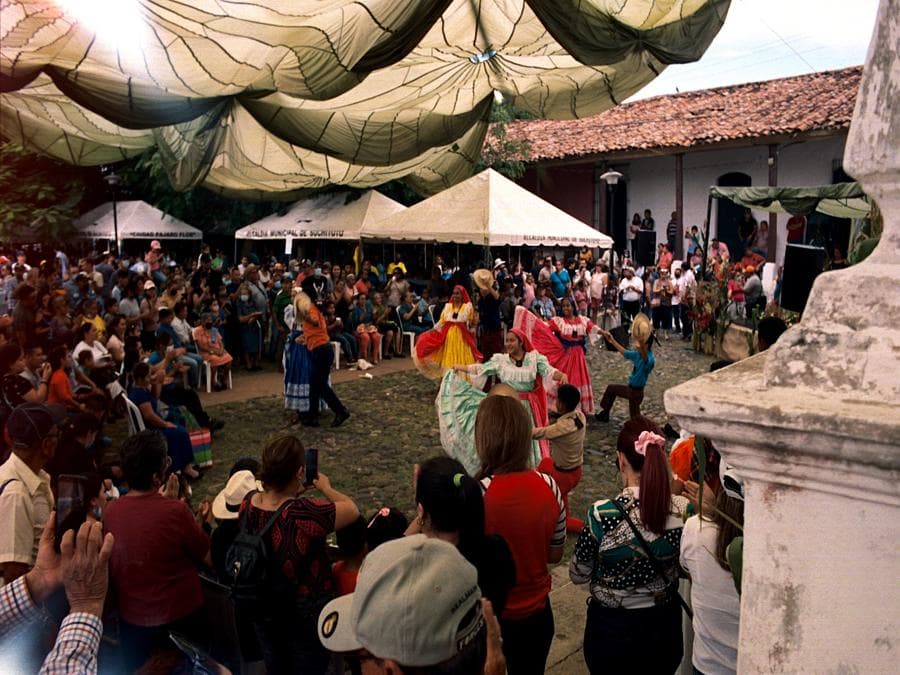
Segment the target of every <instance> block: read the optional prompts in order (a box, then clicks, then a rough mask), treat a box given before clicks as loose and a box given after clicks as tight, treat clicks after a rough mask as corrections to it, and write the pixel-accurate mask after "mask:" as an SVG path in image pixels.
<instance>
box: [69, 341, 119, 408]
mask: <svg viewBox="0 0 900 675" xmlns="http://www.w3.org/2000/svg"><path fill="white" fill-rule="evenodd" d="M79 333H80V336H81V342H79V343H78V344H77V345H75V349H74V350H73V351H72V355H73V356H74V357H75V359H76V360H78V358H79V356H81V354H82V353H83V352H90V353H91V355H92V356H93V363H92V364H91V366H90V367H89V368H88V369H87V372H86V375H87V376H88V377H89V378H90V380H91V382H93V383H94V384H95V385H97V387H104V388H106V391H107V393H108V394H109V396H110V398H111V399H114V398H115V397H116V396H118V395H119V394H121V393H122V391H123V390H122V386H121V385H120V384H119V383H118V381H117V380H118V376H117V374H116V371H115V368H114V365H113V364H114V361H113V357H112V355H111V354H110V353H109V350H107V348H106V347H105V346H104V345H103V343H102V342H100V340H99V338H98V336H97V329H96V328H95V327H94V324H92V323H83V324H81V328H80V330H79Z"/></svg>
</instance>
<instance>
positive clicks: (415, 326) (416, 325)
mask: <svg viewBox="0 0 900 675" xmlns="http://www.w3.org/2000/svg"><path fill="white" fill-rule="evenodd" d="M397 311H398V312H399V313H400V321H401V325H402V328H403V332H405V333H415V334H416V335H421V334H422V333H425V332H427V331H429V330H431V329H432V328H434V325H433V324H432V322H431V317H430V316H429V314H428V308H427V306H426V308H425V313H424V315H423V313H422V307H421V304H420V303H419V302H418V301H417V300H416V295H415V293H413V292H412V291H410V292H408V293H407V294H406V297H405V298H404V299H403V304H402V305H400V306H399V307H398V308H397Z"/></svg>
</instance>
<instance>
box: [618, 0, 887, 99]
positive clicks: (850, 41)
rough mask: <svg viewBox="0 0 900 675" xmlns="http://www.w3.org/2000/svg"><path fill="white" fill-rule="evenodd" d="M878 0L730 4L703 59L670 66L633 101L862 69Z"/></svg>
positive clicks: (751, 0) (735, 0)
mask: <svg viewBox="0 0 900 675" xmlns="http://www.w3.org/2000/svg"><path fill="white" fill-rule="evenodd" d="M877 9H878V0H852V1H848V0H732V2H731V9H729V11H728V16H727V18H726V19H725V25H724V26H723V27H722V30H720V31H719V34H718V35H717V36H716V38H715V40H713V42H712V44H711V45H710V47H709V49H708V50H707V51H706V53H705V54H704V55H703V58H702V59H700V60H699V61H697V62H696V63H688V64H685V65H676V66H669V67H668V68H667V69H666V70H665V71H663V73H662V75H660V76H659V77H658V78H656V79H655V80H654V81H653V82H651V83H650V84H648V85H647V86H646V87H644V89H642V90H641V91H639V92H638V93H637V94H635V95H634V96H632V97H631V99H629V100H632V101H633V100H636V99H640V98H647V97H648V96H658V95H660V94H674V93H676V92H677V91H692V90H697V89H708V88H710V87H719V86H722V85H728V84H739V83H743V82H756V81H759V80H771V79H774V78H777V77H788V76H790V75H801V74H803V73H811V72H816V71H820V70H834V69H836V68H844V67H846V66H855V65H861V64H862V63H864V62H865V60H866V51H867V50H868V47H869V39H870V38H871V36H872V28H873V27H874V25H875V12H876V10H877Z"/></svg>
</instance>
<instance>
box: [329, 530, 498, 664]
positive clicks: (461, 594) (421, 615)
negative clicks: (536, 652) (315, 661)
mask: <svg viewBox="0 0 900 675" xmlns="http://www.w3.org/2000/svg"><path fill="white" fill-rule="evenodd" d="M437 589H440V592H437ZM318 635H319V639H320V640H321V642H322V644H323V645H325V647H327V648H328V649H329V650H331V651H333V652H339V653H348V652H354V653H355V656H356V658H357V660H358V661H359V662H360V663H361V665H362V670H363V672H365V673H398V674H399V673H425V672H429V673H430V672H434V673H459V674H460V675H462V674H463V673H470V674H474V673H482V672H485V661H486V659H487V651H488V647H487V629H486V628H485V617H484V614H483V611H482V601H481V592H480V591H479V590H478V572H477V571H476V570H475V568H474V567H473V566H472V565H471V564H470V563H469V562H468V561H467V560H466V559H465V558H464V557H463V556H462V555H461V554H460V553H459V551H458V550H457V549H456V547H454V546H453V545H452V544H449V543H447V542H444V541H441V540H439V539H430V538H428V537H425V536H424V535H422V534H417V535H412V536H409V537H403V538H402V539H399V540H397V541H392V542H388V543H386V544H384V545H383V546H381V547H380V548H379V549H378V550H377V551H373V552H372V553H370V554H369V556H368V558H367V559H366V564H365V565H363V568H362V570H361V571H360V575H359V584H358V586H357V591H356V592H355V593H353V594H351V595H344V596H342V597H340V598H337V599H336V600H333V601H332V602H330V603H329V604H328V605H327V606H326V607H325V608H324V609H323V610H322V613H321V614H320V615H319V618H318ZM489 672H492V673H493V672H497V671H493V670H492V671H489ZM499 672H503V671H499Z"/></svg>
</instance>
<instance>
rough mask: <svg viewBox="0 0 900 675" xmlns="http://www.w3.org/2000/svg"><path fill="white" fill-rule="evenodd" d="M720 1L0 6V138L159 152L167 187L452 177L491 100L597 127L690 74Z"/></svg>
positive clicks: (248, 190) (121, 152) (476, 146)
mask: <svg viewBox="0 0 900 675" xmlns="http://www.w3.org/2000/svg"><path fill="white" fill-rule="evenodd" d="M728 6H729V0H616V1H615V2H611V1H610V0H432V1H429V2H425V1H423V0H292V1H291V2H286V1H285V0H244V1H242V2H236V1H233V0H191V2H185V1H184V0H115V1H114V0H107V1H106V2H100V1H99V0H94V1H92V2H88V1H86V0H85V1H82V0H57V1H50V0H45V1H41V0H3V2H2V3H0V91H2V92H5V93H3V94H2V100H0V133H2V135H3V136H4V137H6V138H8V139H10V140H12V141H14V142H17V143H22V144H24V145H26V146H28V147H30V148H33V149H36V150H38V151H41V152H45V153H47V154H50V155H52V156H54V157H57V158H61V159H63V160H65V161H67V162H71V163H75V164H83V165H96V164H101V163H108V162H112V161H116V160H118V159H122V158H124V157H129V156H133V155H135V154H138V153H140V152H142V151H143V150H144V149H146V148H149V147H151V146H156V147H158V149H159V151H160V155H161V157H162V160H163V163H164V166H165V167H166V170H167V172H168V175H169V178H170V180H171V182H172V184H173V186H174V187H175V188H176V189H179V190H184V189H188V188H191V187H193V186H195V185H198V184H203V185H205V186H207V187H209V188H211V189H214V190H218V191H220V192H225V193H229V194H232V195H236V196H245V197H261V196H267V197H271V196H272V193H276V194H278V195H279V196H280V197H281V198H292V196H293V198H296V195H297V194H298V191H299V190H301V189H310V188H320V187H323V186H326V185H328V184H342V185H353V186H356V187H372V186H375V185H378V184H381V183H384V182H386V181H388V180H391V179H395V178H406V179H407V181H408V182H409V183H410V184H411V185H412V186H413V187H414V188H415V189H417V190H419V191H420V192H423V193H435V192H438V191H440V190H441V189H443V188H445V187H448V186H449V185H453V184H455V183H457V182H459V181H460V180H463V179H464V178H466V177H468V176H469V175H470V173H471V170H472V166H473V165H474V162H475V161H476V160H477V158H478V156H479V152H480V149H481V146H482V142H483V140H484V135H485V132H486V130H487V127H488V120H489V116H490V112H491V108H492V106H493V105H495V101H496V100H497V97H498V95H499V94H502V96H503V97H505V98H506V99H507V100H508V101H509V102H511V103H512V104H513V105H515V106H516V107H517V108H519V109H521V110H525V111H527V112H529V113H532V114H533V115H535V116H538V117H545V118H553V119H568V118H575V117H583V116H588V115H595V114H597V113H600V112H602V111H603V110H606V109H607V108H610V107H611V106H613V105H615V104H617V103H618V102H620V101H622V100H624V99H626V98H627V97H628V96H630V95H631V94H633V93H634V92H636V91H637V90H639V89H640V88H641V87H643V86H644V85H645V84H647V83H648V82H649V81H650V80H652V79H653V78H654V77H655V76H656V75H657V74H659V73H660V72H661V71H662V70H664V69H665V68H666V66H667V65H669V64H672V63H685V62H689V61H695V60H697V59H698V58H700V56H701V55H702V54H703V52H704V51H705V50H706V48H707V46H708V45H709V44H710V42H711V41H712V39H713V38H714V37H715V35H716V33H717V32H718V31H719V29H720V28H721V26H722V23H723V21H724V19H725V15H726V13H727V11H728Z"/></svg>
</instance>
